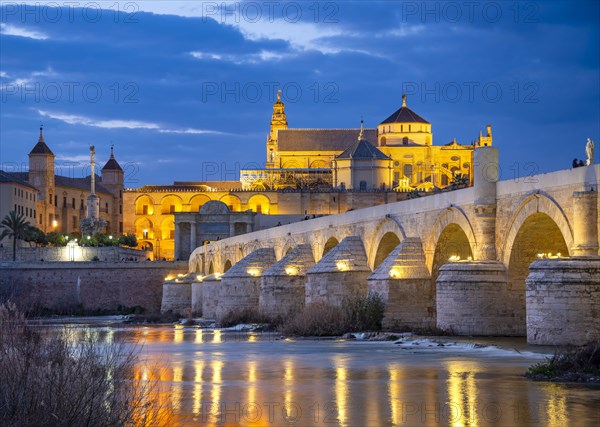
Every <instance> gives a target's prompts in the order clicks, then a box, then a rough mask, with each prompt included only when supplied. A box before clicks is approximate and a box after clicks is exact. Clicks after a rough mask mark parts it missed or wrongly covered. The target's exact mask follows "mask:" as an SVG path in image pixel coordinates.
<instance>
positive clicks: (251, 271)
mask: <svg viewBox="0 0 600 427" xmlns="http://www.w3.org/2000/svg"><path fill="white" fill-rule="evenodd" d="M246 272H247V273H248V274H249V275H250V276H252V277H256V276H258V275H259V274H260V270H259V269H258V268H249V269H248V270H247V271H246Z"/></svg>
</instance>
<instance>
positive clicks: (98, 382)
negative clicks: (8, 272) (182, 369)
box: [0, 303, 170, 426]
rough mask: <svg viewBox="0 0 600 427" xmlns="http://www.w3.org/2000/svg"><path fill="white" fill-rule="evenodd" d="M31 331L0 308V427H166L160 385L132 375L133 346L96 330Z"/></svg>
mask: <svg viewBox="0 0 600 427" xmlns="http://www.w3.org/2000/svg"><path fill="white" fill-rule="evenodd" d="M77 332H78V331H73V330H68V329H64V330H62V332H57V331H56V330H51V329H43V328H40V327H35V328H34V327H32V326H29V325H28V324H27V322H26V320H25V318H24V316H23V315H22V314H20V313H19V312H18V311H17V309H16V308H15V306H14V305H12V304H10V303H9V304H6V305H1V306H0V355H1V356H0V372H2V381H0V425H6V426H8V425H10V426H42V425H43V426H73V425H90V426H124V425H142V426H145V425H164V424H166V423H167V422H168V418H169V416H170V412H169V411H168V410H167V409H166V408H161V407H160V405H159V404H158V401H157V399H158V396H159V393H158V390H157V389H156V387H157V384H158V383H157V382H147V381H143V380H141V379H139V378H138V376H137V375H136V369H135V368H136V364H137V354H138V352H139V350H138V348H137V346H132V345H130V344H125V343H124V342H121V341H119V340H117V341H113V342H109V343H106V342H101V341H100V340H99V337H98V335H97V334H96V333H94V332H93V331H89V330H88V331H87V332H85V331H84V332H83V333H82V336H81V337H79V336H76V334H77Z"/></svg>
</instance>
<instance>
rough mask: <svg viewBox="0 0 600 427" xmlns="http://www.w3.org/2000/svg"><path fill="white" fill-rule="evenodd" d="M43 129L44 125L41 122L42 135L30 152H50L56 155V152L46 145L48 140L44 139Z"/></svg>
mask: <svg viewBox="0 0 600 427" xmlns="http://www.w3.org/2000/svg"><path fill="white" fill-rule="evenodd" d="M43 130H44V125H41V124H40V137H39V138H38V142H37V144H35V145H34V147H33V148H32V149H31V151H30V152H29V154H49V155H51V156H54V153H53V152H52V150H50V147H48V146H47V145H46V141H44V133H43Z"/></svg>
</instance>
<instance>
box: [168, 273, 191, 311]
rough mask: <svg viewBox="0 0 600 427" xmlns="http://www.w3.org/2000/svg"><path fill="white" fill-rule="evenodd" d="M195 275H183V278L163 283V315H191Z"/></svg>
mask: <svg viewBox="0 0 600 427" xmlns="http://www.w3.org/2000/svg"><path fill="white" fill-rule="evenodd" d="M192 276H195V273H194V274H187V275H182V276H181V277H177V278H173V279H170V280H166V281H165V282H164V283H163V295H162V303H161V306H160V312H161V314H165V313H167V312H172V313H174V314H177V315H180V316H187V315H189V314H190V308H191V306H192V280H193V277H192Z"/></svg>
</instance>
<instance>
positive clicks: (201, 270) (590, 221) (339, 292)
mask: <svg viewBox="0 0 600 427" xmlns="http://www.w3.org/2000/svg"><path fill="white" fill-rule="evenodd" d="M498 175H499V166H498V151H497V148H495V147H482V148H478V149H477V150H476V151H475V162H474V175H473V178H474V185H473V187H469V188H465V189H461V190H456V191H449V192H442V193H439V194H435V195H431V196H427V197H422V198H416V199H410V200H405V201H401V202H396V203H391V204H386V205H379V206H373V207H371V208H367V209H360V210H355V211H350V212H346V213H343V214H338V215H331V216H325V217H320V218H316V219H309V220H305V221H301V222H298V223H294V224H290V225H285V226H279V227H275V228H271V229H267V230H262V231H258V232H253V233H248V234H244V235H240V236H236V237H232V238H228V239H224V240H221V241H218V242H214V243H211V244H208V245H205V246H202V247H198V248H197V249H196V250H194V251H193V253H192V255H191V257H190V260H189V271H190V273H193V274H190V275H189V277H190V279H189V280H181V282H182V283H170V282H166V283H165V288H164V292H165V294H164V295H165V297H164V299H163V309H168V308H176V307H175V306H177V304H176V303H174V302H173V301H175V300H177V298H179V300H178V301H179V306H178V307H180V306H187V305H189V304H191V308H192V310H193V311H195V312H197V313H200V312H202V314H203V315H204V316H205V317H211V316H213V317H217V318H218V317H220V316H223V315H225V314H226V313H227V311H229V310H234V309H239V308H244V307H248V308H254V309H260V310H261V311H263V312H265V313H266V314H269V315H289V314H290V313H293V312H296V311H299V310H301V309H302V307H304V305H305V304H310V303H312V302H315V301H325V302H328V303H331V304H337V305H339V304H341V302H342V300H343V298H345V297H347V296H349V295H351V294H355V293H362V294H364V295H366V293H367V292H368V291H374V292H378V293H379V294H380V295H382V296H383V298H384V300H385V301H386V312H385V317H384V326H386V327H388V328H396V329H405V330H406V329H411V330H427V329H428V330H432V329H434V328H438V329H441V330H445V331H449V332H451V333H454V334H458V335H512V336H524V335H527V337H528V341H529V342H531V343H540V344H547V343H556V344H561V343H583V342H586V341H590V340H592V339H600V257H599V256H598V255H599V254H598V241H599V238H600V236H599V227H598V211H599V210H600V199H599V198H598V196H597V193H598V188H599V176H600V165H591V166H586V167H580V168H575V169H570V170H563V171H558V172H552V173H547V174H540V175H533V176H528V177H523V178H515V179H509V180H504V181H499V180H498ZM187 284H191V286H187ZM182 294H183V296H182ZM175 295H178V296H177V297H175V298H174V297H173V296H175Z"/></svg>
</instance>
